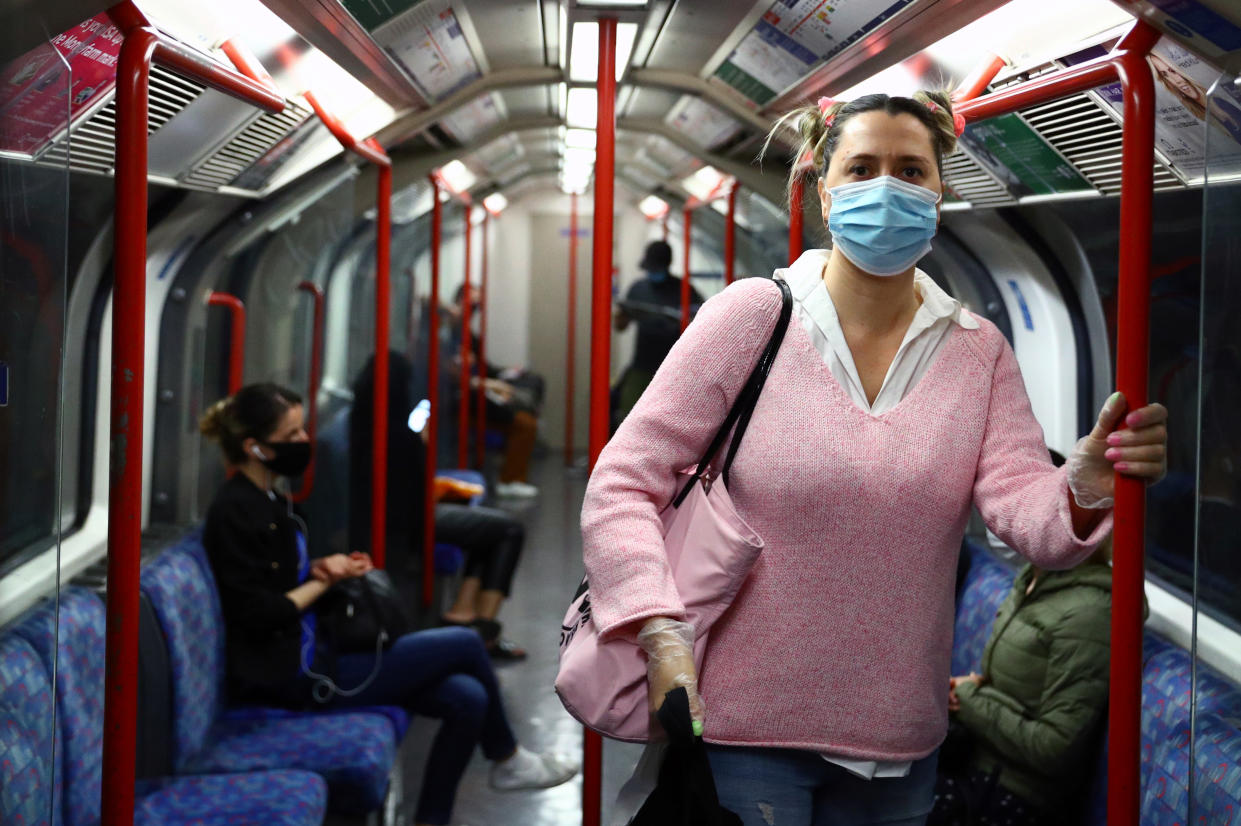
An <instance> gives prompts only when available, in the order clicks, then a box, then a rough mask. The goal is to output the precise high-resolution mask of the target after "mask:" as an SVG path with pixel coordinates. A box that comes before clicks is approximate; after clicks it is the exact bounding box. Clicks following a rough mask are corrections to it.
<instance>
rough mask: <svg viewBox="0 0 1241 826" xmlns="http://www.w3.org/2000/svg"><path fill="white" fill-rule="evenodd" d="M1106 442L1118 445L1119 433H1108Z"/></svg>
mask: <svg viewBox="0 0 1241 826" xmlns="http://www.w3.org/2000/svg"><path fill="white" fill-rule="evenodd" d="M1107 443H1108V444H1109V445H1118V444H1120V434H1119V433H1109V434H1108V436H1107Z"/></svg>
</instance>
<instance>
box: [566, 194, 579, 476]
mask: <svg viewBox="0 0 1241 826" xmlns="http://www.w3.org/2000/svg"><path fill="white" fill-rule="evenodd" d="M565 330H566V331H567V336H568V342H567V343H566V344H565V368H564V369H565V392H564V463H565V466H566V467H567V466H569V465H572V464H573V430H574V426H575V422H574V420H573V412H574V407H576V405H575V404H574V396H575V388H574V386H573V385H574V380H575V379H576V372H577V364H576V358H577V193H576V192H573V193H570V194H569V321H568V324H566V325H565Z"/></svg>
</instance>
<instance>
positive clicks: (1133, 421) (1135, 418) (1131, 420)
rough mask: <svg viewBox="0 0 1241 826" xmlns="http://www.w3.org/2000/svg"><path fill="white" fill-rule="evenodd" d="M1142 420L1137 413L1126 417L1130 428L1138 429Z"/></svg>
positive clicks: (1126, 422)
mask: <svg viewBox="0 0 1241 826" xmlns="http://www.w3.org/2000/svg"><path fill="white" fill-rule="evenodd" d="M1141 420H1142V418H1141V417H1140V416H1139V415H1138V414H1137V413H1130V414H1129V415H1128V416H1126V417H1125V424H1127V425H1129V426H1130V427H1137V426H1138V423H1139V422H1140V421H1141Z"/></svg>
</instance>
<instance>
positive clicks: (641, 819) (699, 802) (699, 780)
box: [629, 688, 741, 826]
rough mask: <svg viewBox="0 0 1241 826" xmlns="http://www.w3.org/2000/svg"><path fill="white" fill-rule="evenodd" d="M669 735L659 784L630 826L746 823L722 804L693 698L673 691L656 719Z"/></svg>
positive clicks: (692, 825)
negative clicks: (698, 727) (695, 720)
mask: <svg viewBox="0 0 1241 826" xmlns="http://www.w3.org/2000/svg"><path fill="white" fill-rule="evenodd" d="M656 716H657V717H658V718H659V723H660V725H662V726H663V727H664V731H666V732H667V733H668V750H667V752H666V753H665V754H664V763H663V765H662V766H660V768H659V782H658V783H657V784H656V786H655V790H654V791H653V792H651V794H650V797H648V798H647V799H646V803H644V804H642V808H641V809H639V810H638V813H637V814H636V815H634V817H633V820H631V821H630V822H629V823H630V826H741V818H740V817H738V816H737V815H736V814H734V813H733V812H730V811H728V810H727V809H725V808H724V807H722V806H721V805H720V798H719V795H718V794H717V793H716V791H715V778H714V777H712V776H711V764H710V763H709V762H708V760H707V747H706V745H705V744H704V743H703V742H702V738H701V737H698V736H696V735H695V734H694V729H693V721H692V719H691V717H690V713H689V694H688V693H687V692H686V691H685V689H684V688H678V689H676V690H674V691H669V692H668V694H667V696H666V697H665V698H664V704H663V706H662V707H660V709H659V712H658V713H657V714H656Z"/></svg>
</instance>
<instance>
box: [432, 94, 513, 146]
mask: <svg viewBox="0 0 1241 826" xmlns="http://www.w3.org/2000/svg"><path fill="white" fill-rule="evenodd" d="M499 122H500V112H499V110H498V109H497V108H496V102H495V98H494V97H493V96H492V95H483V96H481V97H478V98H475V99H474V100H472V101H470V102H469V103H467V104H466V105H465V106H462V107H461V108H459V109H457V110H456V111H454V112H453V113H452V114H451V115H448V116H447V117H445V118H444V120H443V124H444V128H445V129H447V130H448V132H449V133H450V134H451V135H452V136H453V137H454V138H456V139H457V140H459V141H461V142H462V143H468V142H469V141H472V140H473V139H474V138H475V137H477V136H478V135H480V134H482V133H483V132H484V131H485V130H486V129H487V128H488V127H490V126H494V125H495V124H497V123H499Z"/></svg>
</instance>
